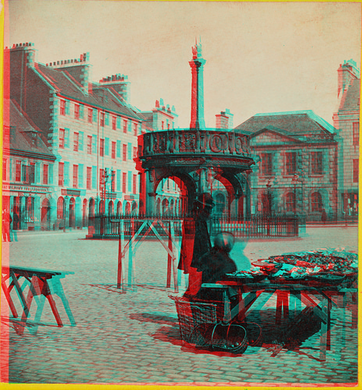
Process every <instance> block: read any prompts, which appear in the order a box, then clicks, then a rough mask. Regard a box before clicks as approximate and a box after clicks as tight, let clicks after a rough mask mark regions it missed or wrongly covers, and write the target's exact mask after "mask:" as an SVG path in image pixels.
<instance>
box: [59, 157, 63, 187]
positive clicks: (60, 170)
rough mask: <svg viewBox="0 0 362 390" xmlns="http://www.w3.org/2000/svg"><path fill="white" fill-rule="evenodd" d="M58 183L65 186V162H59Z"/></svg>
mask: <svg viewBox="0 0 362 390" xmlns="http://www.w3.org/2000/svg"><path fill="white" fill-rule="evenodd" d="M58 174H59V175H58V185H59V186H64V163H62V162H60V163H59V172H58Z"/></svg>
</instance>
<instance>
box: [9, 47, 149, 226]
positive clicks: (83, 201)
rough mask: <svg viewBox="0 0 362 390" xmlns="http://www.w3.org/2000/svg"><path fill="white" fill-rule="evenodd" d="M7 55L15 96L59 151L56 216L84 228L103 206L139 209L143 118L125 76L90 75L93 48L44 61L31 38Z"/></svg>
mask: <svg viewBox="0 0 362 390" xmlns="http://www.w3.org/2000/svg"><path fill="white" fill-rule="evenodd" d="M5 58H6V61H8V63H9V71H10V74H8V75H5V78H6V79H7V78H8V79H9V80H10V96H11V99H13V100H14V101H16V103H17V104H18V105H19V107H20V109H21V110H22V111H24V112H25V113H26V114H27V115H28V116H29V118H30V119H31V120H32V122H33V123H34V124H35V126H37V127H38V128H39V129H40V131H41V132H42V134H43V135H44V137H45V138H46V141H47V144H48V147H49V150H50V151H51V153H52V154H53V155H55V157H56V160H55V163H54V170H53V193H52V198H53V199H54V202H55V204H51V205H50V212H49V213H50V219H51V221H52V223H53V224H55V226H61V224H62V221H65V224H66V226H71V227H82V226H85V225H86V224H87V218H88V216H93V215H94V214H97V213H99V212H100V213H106V214H111V213H116V212H117V213H126V214H128V213H131V212H132V211H136V210H138V207H139V195H138V194H139V175H138V171H137V170H136V165H135V161H134V159H135V157H136V156H137V136H138V135H139V134H140V133H141V131H142V130H141V129H142V120H141V118H140V117H139V116H138V114H137V113H136V110H135V109H133V108H132V107H131V106H130V105H129V104H128V103H127V100H128V96H129V82H128V80H127V78H126V77H125V76H123V75H119V74H118V75H114V76H111V77H107V78H104V79H102V80H100V82H99V83H94V82H92V81H91V80H90V64H89V62H88V60H89V55H88V54H83V55H81V56H80V58H79V59H71V60H65V61H56V62H51V63H49V64H45V65H44V64H41V63H38V62H36V60H35V50H34V47H33V45H32V44H31V43H30V44H29V43H26V44H19V45H13V47H12V48H10V49H6V50H5ZM54 202H53V203H54ZM63 223H64V222H63Z"/></svg>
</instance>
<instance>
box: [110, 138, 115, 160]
mask: <svg viewBox="0 0 362 390" xmlns="http://www.w3.org/2000/svg"><path fill="white" fill-rule="evenodd" d="M111 157H112V158H116V142H113V141H112V156H111Z"/></svg>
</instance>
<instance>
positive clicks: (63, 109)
mask: <svg viewBox="0 0 362 390" xmlns="http://www.w3.org/2000/svg"><path fill="white" fill-rule="evenodd" d="M60 115H65V100H61V101H60Z"/></svg>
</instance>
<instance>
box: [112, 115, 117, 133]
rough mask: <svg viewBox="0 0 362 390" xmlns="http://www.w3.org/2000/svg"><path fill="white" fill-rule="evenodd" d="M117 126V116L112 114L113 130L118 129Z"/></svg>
mask: <svg viewBox="0 0 362 390" xmlns="http://www.w3.org/2000/svg"><path fill="white" fill-rule="evenodd" d="M116 128H117V118H116V117H115V116H112V130H116Z"/></svg>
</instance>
